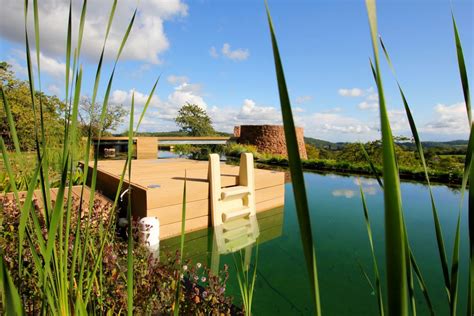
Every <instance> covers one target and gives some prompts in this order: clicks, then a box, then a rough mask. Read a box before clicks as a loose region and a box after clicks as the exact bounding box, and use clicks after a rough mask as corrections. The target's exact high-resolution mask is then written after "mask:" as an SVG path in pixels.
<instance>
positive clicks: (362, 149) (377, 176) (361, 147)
mask: <svg viewBox="0 0 474 316" xmlns="http://www.w3.org/2000/svg"><path fill="white" fill-rule="evenodd" d="M359 145H360V149H361V151H362V153H363V154H364V157H365V159H366V160H367V162H368V163H369V166H370V170H372V173H373V174H374V176H375V178H376V179H377V182H378V184H379V186H380V187H381V188H382V189H383V183H382V180H381V179H380V176H379V172H378V171H377V169H376V168H375V165H374V163H373V162H372V159H370V156H369V154H368V153H367V151H366V150H365V147H364V145H363V144H362V143H359Z"/></svg>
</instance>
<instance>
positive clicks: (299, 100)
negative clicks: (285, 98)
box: [295, 95, 313, 104]
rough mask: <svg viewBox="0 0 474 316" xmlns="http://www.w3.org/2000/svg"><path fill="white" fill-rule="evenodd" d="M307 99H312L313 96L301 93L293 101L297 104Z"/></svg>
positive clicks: (305, 101) (307, 100)
mask: <svg viewBox="0 0 474 316" xmlns="http://www.w3.org/2000/svg"><path fill="white" fill-rule="evenodd" d="M309 101H313V96H311V95H302V96H299V97H297V98H296V99H295V102H296V103H297V104H303V103H307V102H309Z"/></svg>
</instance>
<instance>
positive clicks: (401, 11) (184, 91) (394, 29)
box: [0, 0, 474, 141]
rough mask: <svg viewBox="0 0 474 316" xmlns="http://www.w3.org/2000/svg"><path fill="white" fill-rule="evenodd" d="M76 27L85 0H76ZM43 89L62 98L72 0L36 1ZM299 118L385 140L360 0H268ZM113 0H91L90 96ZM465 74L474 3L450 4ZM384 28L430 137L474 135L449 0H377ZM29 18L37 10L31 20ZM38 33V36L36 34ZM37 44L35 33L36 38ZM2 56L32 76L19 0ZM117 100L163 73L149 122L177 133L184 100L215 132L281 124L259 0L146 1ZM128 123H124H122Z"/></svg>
mask: <svg viewBox="0 0 474 316" xmlns="http://www.w3.org/2000/svg"><path fill="white" fill-rule="evenodd" d="M73 2H74V4H73V22H74V27H75V31H77V26H78V20H79V15H80V9H81V1H73ZM39 3H40V7H39V13H40V26H41V60H40V63H41V68H42V86H43V90H45V91H46V93H50V94H56V95H58V96H60V97H64V77H65V47H66V29H67V15H68V1H62V0H42V1H39ZM269 4H270V8H271V11H272V15H273V19H274V24H275V27H276V32H277V36H278V40H279V45H280V52H281V54H282V57H283V63H284V67H285V72H286V77H287V84H288V88H289V92H290V97H291V99H292V106H293V113H294V115H295V118H296V121H297V124H298V125H300V126H302V127H304V128H305V134H306V135H307V136H311V137H316V138H321V139H326V140H331V141H356V140H363V141H364V140H370V139H376V138H379V131H378V125H379V124H378V120H379V118H378V112H377V106H378V104H377V101H378V97H377V93H376V91H375V89H374V87H375V86H374V82H373V78H372V74H371V71H370V67H369V63H368V58H369V57H370V56H371V52H372V51H371V46H370V38H369V28H368V22H367V15H366V12H365V6H364V1H363V0H360V1H359V0H337V1H329V0H326V1H291V2H290V1H276V0H269ZM110 5H111V3H109V1H99V0H91V1H89V4H88V11H87V19H86V23H85V31H84V32H85V33H84V41H83V47H82V56H81V64H82V66H83V69H84V79H83V89H82V92H83V94H84V95H91V93H92V85H93V81H94V76H95V69H96V64H97V62H98V58H99V54H100V50H101V48H102V44H103V40H104V34H105V28H106V24H107V18H108V13H109V10H110ZM136 6H137V2H136V1H131V0H124V1H119V3H118V6H117V11H116V16H115V20H114V23H113V25H112V29H111V34H110V36H109V40H108V42H107V46H106V57H107V59H106V64H105V67H104V69H103V72H102V74H103V80H102V84H101V87H100V89H101V90H100V94H101V95H103V94H104V91H105V84H106V81H107V79H108V75H109V74H110V71H111V67H112V61H113V58H114V55H115V52H116V51H117V48H118V47H119V45H120V41H121V37H122V36H123V33H124V32H125V29H126V27H127V25H128V22H129V20H130V18H131V16H132V14H133V11H134V9H135V7H136ZM452 8H453V10H454V13H455V15H456V18H457V22H458V28H459V31H460V35H461V40H462V42H463V46H464V54H465V58H466V63H467V69H468V71H469V73H468V75H470V77H471V79H472V80H471V82H473V81H474V78H473V75H474V74H473V73H472V69H473V67H472V66H473V58H472V57H473V43H474V38H473V30H474V24H473V23H474V22H473V21H474V19H473V18H474V4H473V1H471V0H453V1H452ZM378 14H379V17H378V18H379V32H380V34H381V35H382V37H383V38H384V41H385V44H386V46H387V48H388V49H389V51H390V53H391V57H392V61H393V63H394V65H395V68H396V70H397V75H398V77H399V80H400V82H401V84H402V86H403V87H404V89H405V92H406V95H407V97H408V100H409V102H410V104H411V107H412V111H413V114H414V116H415V119H416V121H417V125H418V128H419V129H420V130H421V131H422V138H423V139H425V140H451V139H467V132H468V121H467V117H466V111H465V105H464V102H463V97H462V89H461V85H460V81H459V74H458V70H457V61H456V52H455V48H454V37H453V31H452V23H451V15H450V14H451V5H450V1H448V0H443V1H441V0H430V1H428V0H416V1H408V0H406V1H398V0H397V1H395V0H380V1H378ZM30 21H32V17H31V18H30ZM30 34H33V33H32V32H31V33H30ZM30 42H31V43H30V45H31V47H34V43H33V38H31V39H30ZM0 60H5V61H7V62H9V63H10V64H11V65H12V66H13V68H14V70H15V71H16V73H17V76H18V77H20V78H26V71H25V48H24V22H23V1H9V0H6V1H2V10H1V12H0ZM117 67H118V68H117V71H116V75H115V80H114V84H113V88H112V91H113V92H112V95H111V99H112V102H116V103H122V104H123V105H124V106H125V107H130V100H131V95H132V92H133V91H134V92H135V99H136V102H137V105H138V109H140V106H143V104H144V103H145V101H146V99H147V97H148V93H149V91H150V90H151V88H152V85H153V83H154V81H155V80H156V78H157V77H158V76H159V75H161V80H160V83H159V85H158V87H157V90H156V92H155V95H154V96H153V101H152V104H151V107H150V109H149V111H148V112H147V115H146V117H145V120H144V123H143V127H142V130H144V131H169V130H176V126H175V124H174V122H173V118H174V117H175V115H176V112H177V109H178V108H179V107H180V106H181V105H183V104H184V103H185V102H190V103H195V104H198V105H199V106H201V107H203V108H205V109H206V110H207V112H208V113H209V114H210V116H211V117H212V119H213V122H214V125H215V127H216V129H218V130H221V131H227V132H230V131H232V128H233V126H234V125H238V124H279V123H281V112H280V110H279V99H278V90H277V85H276V79H275V71H274V64H273V56H272V50H271V43H270V37H269V31H268V25H267V21H266V16H265V8H264V4H263V1H250V0H247V1H245V0H241V1H237V0H232V1H208V0H200V1H184V0H183V1H182V0H141V1H140V2H139V3H138V15H137V18H136V20H135V24H134V27H133V29H132V32H131V33H130V38H129V40H128V42H127V44H126V47H125V50H124V53H123V56H122V58H121V60H120V62H119V64H118V66H117ZM382 70H383V75H384V84H385V88H386V90H387V102H388V106H389V110H390V119H391V122H392V128H393V129H394V134H395V135H409V128H408V125H407V121H406V118H405V113H404V111H403V107H402V104H401V100H400V97H399V95H398V92H397V89H396V84H395V81H394V80H393V76H392V74H391V73H390V71H389V69H388V67H387V65H386V63H383V68H382ZM124 128H125V127H121V129H124Z"/></svg>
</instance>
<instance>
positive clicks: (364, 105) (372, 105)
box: [357, 101, 379, 110]
mask: <svg viewBox="0 0 474 316" xmlns="http://www.w3.org/2000/svg"><path fill="white" fill-rule="evenodd" d="M357 107H358V108H359V109H361V110H376V109H378V107H379V104H378V103H376V102H367V101H362V102H360V103H359V104H358V105H357Z"/></svg>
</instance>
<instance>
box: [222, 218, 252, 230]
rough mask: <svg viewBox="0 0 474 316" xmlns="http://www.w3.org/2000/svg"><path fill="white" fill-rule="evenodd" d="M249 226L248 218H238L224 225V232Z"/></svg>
mask: <svg viewBox="0 0 474 316" xmlns="http://www.w3.org/2000/svg"><path fill="white" fill-rule="evenodd" d="M248 225H249V220H248V219H246V218H242V217H241V218H236V219H233V220H230V221H227V222H225V223H222V229H223V231H224V232H227V231H230V230H234V229H236V228H240V227H243V226H248Z"/></svg>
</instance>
